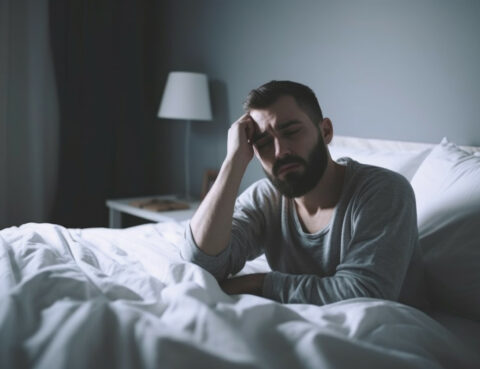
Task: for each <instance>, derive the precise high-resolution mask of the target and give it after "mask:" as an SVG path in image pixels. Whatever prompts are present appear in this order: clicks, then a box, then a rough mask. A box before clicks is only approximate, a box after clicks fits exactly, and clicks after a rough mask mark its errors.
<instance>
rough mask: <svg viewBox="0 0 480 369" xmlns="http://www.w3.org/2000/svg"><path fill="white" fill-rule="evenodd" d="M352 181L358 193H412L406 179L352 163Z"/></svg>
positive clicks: (392, 172) (395, 173)
mask: <svg viewBox="0 0 480 369" xmlns="http://www.w3.org/2000/svg"><path fill="white" fill-rule="evenodd" d="M351 165H352V172H353V173H352V181H353V184H354V187H356V188H357V190H358V191H360V192H364V191H368V192H377V191H380V192H392V191H393V192H405V193H411V192H413V190H412V186H411V185H410V182H409V181H408V179H407V178H405V177H404V176H403V175H401V174H400V173H397V172H395V171H392V170H390V169H387V168H383V167H378V166H374V165H369V164H362V163H359V162H355V161H352V163H351Z"/></svg>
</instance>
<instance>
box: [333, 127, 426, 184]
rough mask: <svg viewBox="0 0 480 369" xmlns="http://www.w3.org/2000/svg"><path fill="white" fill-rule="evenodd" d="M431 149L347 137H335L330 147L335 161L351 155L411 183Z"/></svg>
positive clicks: (399, 142) (402, 143) (397, 142)
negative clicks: (400, 175) (388, 170)
mask: <svg viewBox="0 0 480 369" xmlns="http://www.w3.org/2000/svg"><path fill="white" fill-rule="evenodd" d="M431 149H432V148H431V147H429V145H424V144H415V143H409V142H401V141H388V140H376V139H366V138H356V137H344V136H335V137H334V138H333V140H332V142H331V143H330V145H329V151H330V155H331V156H332V159H333V160H337V159H338V158H341V157H344V156H347V157H350V158H352V159H354V160H356V161H358V162H360V163H363V164H370V165H375V166H378V167H383V168H387V169H390V170H393V171H395V172H397V173H400V174H402V175H403V176H404V177H406V178H407V179H408V180H411V179H412V177H413V175H414V174H415V172H416V171H417V169H418V167H419V166H420V164H421V163H422V161H423V160H424V159H425V158H426V157H427V155H428V154H429V152H430V151H431Z"/></svg>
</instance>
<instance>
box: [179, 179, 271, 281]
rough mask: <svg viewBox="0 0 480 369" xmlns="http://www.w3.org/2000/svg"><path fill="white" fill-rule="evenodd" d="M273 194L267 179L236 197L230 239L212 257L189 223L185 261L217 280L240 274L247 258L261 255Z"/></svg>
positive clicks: (185, 245) (184, 249) (184, 250)
mask: <svg viewBox="0 0 480 369" xmlns="http://www.w3.org/2000/svg"><path fill="white" fill-rule="evenodd" d="M272 195H274V194H273V193H272V191H271V189H270V188H269V186H268V184H266V183H265V181H264V180H262V181H258V182H256V183H254V184H253V185H251V186H250V187H249V188H247V189H246V190H245V191H244V192H243V193H242V194H241V195H240V196H239V197H238V198H237V200H236V203H235V209H234V214H233V221H232V231H231V236H230V242H229V244H228V246H227V248H226V249H225V250H224V251H222V252H221V253H220V254H218V255H215V256H211V255H208V254H206V253H205V252H203V251H202V250H201V249H200V248H199V247H198V246H197V244H196V242H195V240H194V238H193V235H192V231H191V228H190V224H187V227H186V230H185V241H184V243H183V244H182V245H181V255H182V257H183V259H184V260H187V261H191V262H193V263H195V264H197V265H199V266H201V267H202V268H204V269H205V270H207V271H208V272H210V273H211V274H213V276H214V277H215V278H216V279H217V280H223V279H225V278H227V277H228V276H229V275H232V274H236V273H238V272H239V271H240V270H241V269H242V268H243V267H244V266H245V263H246V261H247V260H253V259H255V258H256V257H258V256H260V255H261V254H262V253H263V252H264V251H263V245H264V232H262V230H264V229H265V227H266V224H267V221H268V220H267V218H268V217H269V215H268V213H270V212H271V211H272V201H273V200H274V199H273V198H272Z"/></svg>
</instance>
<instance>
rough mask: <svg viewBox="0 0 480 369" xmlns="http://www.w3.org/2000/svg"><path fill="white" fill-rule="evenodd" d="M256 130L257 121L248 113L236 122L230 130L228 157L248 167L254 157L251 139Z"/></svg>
mask: <svg viewBox="0 0 480 369" xmlns="http://www.w3.org/2000/svg"><path fill="white" fill-rule="evenodd" d="M254 131H255V121H254V120H253V119H252V117H251V116H250V115H249V114H248V113H246V114H244V115H242V116H241V117H240V118H239V119H238V120H237V121H236V122H234V123H233V124H232V125H231V127H230V129H229V130H228V143H227V159H230V160H233V161H236V162H239V163H240V164H242V166H244V167H247V165H248V163H249V162H250V160H252V158H253V147H252V144H251V143H250V139H251V138H252V135H253V133H254Z"/></svg>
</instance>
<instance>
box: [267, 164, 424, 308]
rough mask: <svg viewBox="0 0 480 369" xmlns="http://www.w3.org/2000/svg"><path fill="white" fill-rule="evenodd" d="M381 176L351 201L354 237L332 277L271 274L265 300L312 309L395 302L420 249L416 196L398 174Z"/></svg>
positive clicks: (367, 184)
mask: <svg viewBox="0 0 480 369" xmlns="http://www.w3.org/2000/svg"><path fill="white" fill-rule="evenodd" d="M384 177H385V178H378V177H376V178H375V180H372V181H370V182H369V183H366V185H365V186H363V188H362V190H361V191H360V193H359V194H358V196H356V198H355V199H352V201H354V203H353V204H352V211H351V213H350V215H349V214H347V216H351V228H350V229H351V233H352V236H351V238H350V242H349V243H348V245H347V250H346V252H345V254H344V256H343V258H342V260H340V264H339V265H338V266H337V268H336V271H335V274H334V275H333V276H329V277H320V276H317V275H292V274H285V273H281V272H271V273H269V274H268V275H267V276H266V278H265V280H264V286H263V294H264V296H265V297H267V298H270V299H272V300H276V301H280V302H286V303H310V304H316V305H324V304H328V303H332V302H336V301H340V300H344V299H349V298H355V297H374V298H382V299H390V300H398V297H399V295H400V290H401V287H402V284H403V281H404V279H405V275H406V272H407V269H408V266H409V264H410V260H411V258H412V255H413V251H414V248H415V247H418V230H417V218H416V208H415V196H414V193H413V190H412V188H411V186H410V184H409V183H408V181H407V180H406V179H404V178H403V177H401V176H400V175H396V174H394V173H392V174H389V175H386V176H384ZM344 231H345V230H344Z"/></svg>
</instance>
